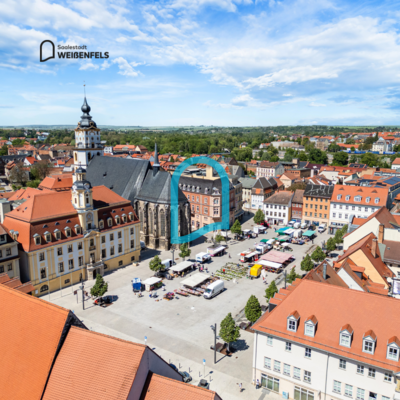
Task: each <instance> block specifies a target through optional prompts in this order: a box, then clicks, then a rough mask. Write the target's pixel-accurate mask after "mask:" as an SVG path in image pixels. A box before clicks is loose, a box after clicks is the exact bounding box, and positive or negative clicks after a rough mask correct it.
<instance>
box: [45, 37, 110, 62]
mask: <svg viewBox="0 0 400 400" xmlns="http://www.w3.org/2000/svg"><path fill="white" fill-rule="evenodd" d="M46 43H49V44H46ZM57 50H62V51H57V57H58V58H100V59H105V58H109V57H110V55H109V52H108V51H106V52H105V53H104V55H103V53H102V52H100V51H81V50H87V46H86V45H81V46H78V45H72V46H71V45H58V46H57ZM64 50H80V51H64ZM39 51H40V62H45V61H48V60H50V59H52V58H56V48H55V45H54V43H53V42H52V41H51V40H43V42H42V43H40V48H39ZM43 53H45V55H48V54H50V56H49V57H46V58H44V55H43Z"/></svg>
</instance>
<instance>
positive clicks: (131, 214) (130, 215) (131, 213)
mask: <svg viewBox="0 0 400 400" xmlns="http://www.w3.org/2000/svg"><path fill="white" fill-rule="evenodd" d="M129 221H133V212H132V211H131V212H130V213H129Z"/></svg>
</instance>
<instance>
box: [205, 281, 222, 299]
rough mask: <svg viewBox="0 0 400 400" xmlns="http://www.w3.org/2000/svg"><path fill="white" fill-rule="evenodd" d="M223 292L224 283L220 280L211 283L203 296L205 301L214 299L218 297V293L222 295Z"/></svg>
mask: <svg viewBox="0 0 400 400" xmlns="http://www.w3.org/2000/svg"><path fill="white" fill-rule="evenodd" d="M223 291H224V281H223V280H221V279H220V280H218V281H215V282H213V283H211V285H209V286H208V287H207V289H206V291H205V292H204V295H203V296H204V298H205V299H211V298H212V297H214V296H216V295H217V294H218V293H221V292H223Z"/></svg>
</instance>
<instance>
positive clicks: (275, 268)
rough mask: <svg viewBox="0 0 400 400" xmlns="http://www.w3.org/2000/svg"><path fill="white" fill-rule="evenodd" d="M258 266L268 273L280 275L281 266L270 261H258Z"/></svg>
mask: <svg viewBox="0 0 400 400" xmlns="http://www.w3.org/2000/svg"><path fill="white" fill-rule="evenodd" d="M258 264H259V265H262V267H263V268H264V269H265V270H266V271H269V272H275V273H278V274H279V273H280V272H282V269H283V265H282V264H280V263H276V262H272V261H266V260H260V261H258Z"/></svg>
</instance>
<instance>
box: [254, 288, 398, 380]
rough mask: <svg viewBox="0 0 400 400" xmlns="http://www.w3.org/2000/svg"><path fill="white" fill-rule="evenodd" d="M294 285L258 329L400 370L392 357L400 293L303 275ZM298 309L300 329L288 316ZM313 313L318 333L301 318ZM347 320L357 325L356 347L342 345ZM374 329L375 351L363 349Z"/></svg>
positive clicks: (261, 320)
mask: <svg viewBox="0 0 400 400" xmlns="http://www.w3.org/2000/svg"><path fill="white" fill-rule="evenodd" d="M292 287H293V289H291V293H290V294H288V295H287V296H286V297H285V299H284V300H282V301H280V302H279V304H278V305H277V306H276V307H275V308H274V309H273V310H272V311H271V312H269V313H266V314H264V315H263V316H262V317H261V318H260V319H259V320H258V321H257V322H256V323H255V324H254V325H253V327H252V329H254V330H255V331H260V332H264V333H267V334H269V335H272V336H278V337H280V338H283V339H286V340H289V341H292V342H296V343H301V344H303V345H306V346H307V347H311V348H318V349H320V350H323V351H328V352H329V353H334V354H336V355H338V356H342V357H346V358H349V359H353V360H355V361H358V362H361V363H365V364H368V365H375V366H376V367H378V368H383V369H385V370H393V371H395V372H396V373H397V372H399V371H400V365H399V362H397V361H392V360H388V359H387V358H386V354H387V344H388V340H389V339H390V338H392V337H393V336H395V335H398V332H400V319H398V318H393V315H398V314H399V313H400V302H399V301H398V300H397V299H393V298H390V297H386V296H380V295H376V294H372V293H365V292H361V291H358V290H352V289H346V288H342V287H339V286H335V285H326V284H324V283H319V282H313V281H309V280H297V281H295V285H294V286H293V285H292ZM289 288H290V287H289ZM332 305H334V307H333V306H332ZM349 305H356V306H351V307H349ZM293 309H296V310H297V312H298V313H299V315H300V325H299V327H298V329H297V331H296V332H291V331H288V330H287V318H288V317H289V315H290V314H291V312H292V311H293ZM309 315H315V317H316V318H317V319H318V329H317V330H316V332H315V336H314V337H310V336H306V335H305V334H304V322H303V323H302V322H301V321H302V318H303V321H304V319H305V318H307V317H308V316H309ZM346 324H349V325H351V327H352V328H353V330H354V332H353V337H352V342H351V348H346V347H344V346H340V345H339V334H340V330H341V329H342V328H343V327H344V326H345V325H346ZM370 330H373V332H374V334H375V335H376V337H377V339H378V340H377V342H376V349H375V352H374V354H368V353H364V352H363V351H362V344H363V343H362V340H363V337H364V336H365V334H366V333H367V332H368V331H370Z"/></svg>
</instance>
